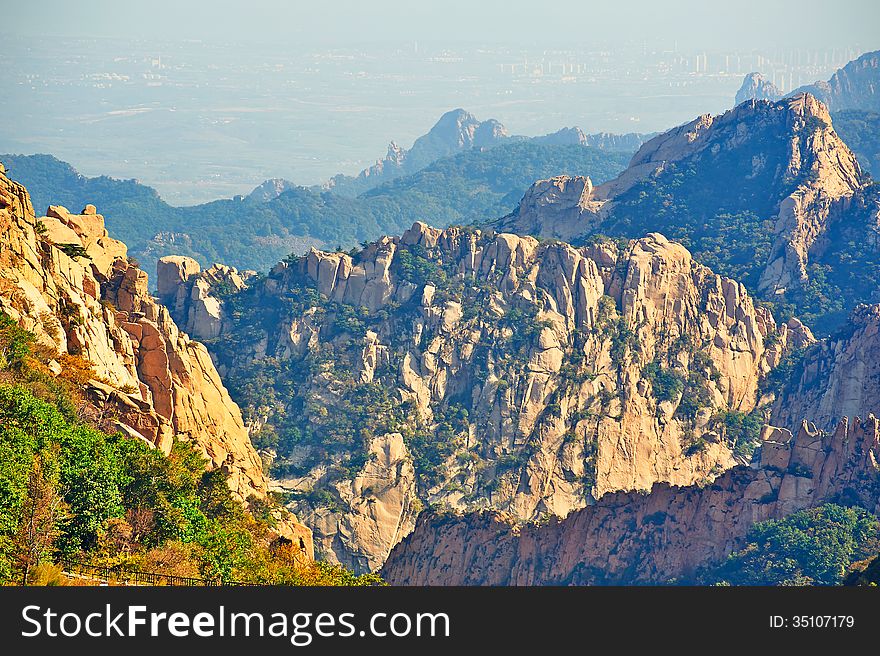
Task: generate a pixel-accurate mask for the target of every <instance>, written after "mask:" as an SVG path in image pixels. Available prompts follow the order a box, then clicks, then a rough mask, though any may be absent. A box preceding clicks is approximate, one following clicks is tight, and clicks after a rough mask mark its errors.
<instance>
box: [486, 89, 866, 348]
mask: <svg viewBox="0 0 880 656" xmlns="http://www.w3.org/2000/svg"><path fill="white" fill-rule="evenodd" d="M878 194H880V190H878V187H877V186H876V185H873V184H872V183H871V180H870V178H868V177H867V176H864V175H863V173H862V171H861V167H860V166H859V164H858V162H857V161H856V158H855V156H854V155H853V153H852V151H850V149H849V148H848V147H847V146H846V144H845V143H844V142H843V141H842V140H841V139H840V137H839V136H838V135H837V133H836V132H835V131H834V127H833V126H832V123H831V117H830V116H829V114H828V111H827V109H826V108H825V107H824V105H822V104H821V103H820V102H818V101H817V100H816V99H815V98H813V97H812V96H809V95H801V96H796V97H794V98H789V99H785V100H781V101H778V102H775V103H771V102H768V101H757V100H752V101H747V102H745V103H743V104H741V105H738V106H737V107H736V108H734V109H732V110H730V111H728V112H725V113H724V114H722V115H720V116H715V117H713V116H709V115H705V116H701V117H699V118H697V119H695V120H694V121H692V122H690V123H687V124H685V125H682V126H679V127H677V128H675V129H673V130H670V131H669V132H666V133H664V134H662V135H660V136H657V137H655V138H654V139H652V140H650V141H648V142H646V143H645V144H644V145H643V146H642V147H641V148H640V149H639V151H638V152H637V153H636V154H635V156H634V157H633V159H632V161H631V162H630V165H629V167H628V168H627V169H626V170H625V171H624V172H623V173H621V174H620V175H619V176H618V177H617V178H615V179H614V180H611V181H609V182H606V183H603V184H600V185H597V186H593V184H592V181H591V180H590V179H589V178H583V177H574V178H571V177H558V178H553V179H550V180H544V181H540V182H537V183H536V184H535V185H534V186H533V187H532V188H531V189H530V190H529V191H528V192H527V193H526V194H525V196H524V197H523V199H522V200H521V202H520V206H519V208H518V209H517V210H516V211H514V212H513V213H512V214H510V215H508V216H506V217H503V218H502V219H499V220H497V221H495V222H492V223H491V225H492V226H493V227H495V228H496V229H498V230H505V231H510V232H515V233H518V234H532V235H538V236H541V237H547V238H560V239H567V240H573V241H574V242H575V243H584V242H585V241H586V240H588V239H589V238H590V236H591V235H597V234H604V235H609V236H612V237H625V238H633V237H637V236H639V235H641V234H644V233H645V232H646V231H649V230H658V231H661V232H663V233H665V234H667V235H668V236H669V237H670V238H674V239H676V240H679V241H681V243H683V244H684V245H685V246H687V247H688V248H689V249H690V250H691V251H692V252H693V254H694V257H696V258H697V259H698V260H699V261H701V262H703V263H704V264H707V265H708V266H711V267H712V268H713V269H715V270H717V271H718V272H719V273H721V274H723V275H727V276H731V277H733V278H736V279H739V280H742V281H743V283H745V284H746V286H747V287H748V288H749V289H750V290H751V291H752V292H753V293H755V294H756V295H758V296H759V297H760V298H761V299H762V300H764V301H766V302H770V303H772V304H773V305H774V307H776V308H777V309H778V310H779V311H781V312H783V313H784V314H791V313H793V312H796V313H797V314H798V316H800V317H801V318H802V319H804V320H805V321H806V322H807V323H808V325H810V326H811V327H813V328H815V329H816V330H818V331H819V332H821V333H827V332H829V331H830V330H832V329H833V328H834V327H835V326H838V325H840V324H841V323H842V322H843V321H844V320H845V318H846V315H847V313H848V312H849V311H850V310H851V309H852V308H853V307H854V306H855V305H856V303H858V302H866V301H877V300H880V297H878V283H880V271H878V268H877V266H878V265H877V263H878V261H880V256H878V253H880V241H878V234H877V225H878V221H877V215H878V200H880V195H878ZM855 272H858V275H855Z"/></svg>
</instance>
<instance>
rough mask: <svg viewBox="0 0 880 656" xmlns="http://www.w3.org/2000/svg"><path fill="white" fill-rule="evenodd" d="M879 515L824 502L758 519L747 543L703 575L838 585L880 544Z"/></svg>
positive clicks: (773, 582) (764, 582) (731, 580)
mask: <svg viewBox="0 0 880 656" xmlns="http://www.w3.org/2000/svg"><path fill="white" fill-rule="evenodd" d="M878 531H880V524H878V522H877V518H876V517H874V516H873V515H871V514H870V513H868V512H867V511H865V510H862V509H861V508H845V507H842V506H839V505H835V504H831V503H829V504H825V505H823V506H820V507H818V508H812V509H809V510H802V511H800V512H796V513H794V514H793V515H789V516H788V517H786V518H784V519H780V520H771V521H766V522H760V523H758V524H755V525H754V526H753V527H752V528H751V530H749V533H748V536H747V537H746V542H747V544H746V546H745V547H744V548H742V549H740V550H739V551H737V552H735V553H733V554H731V555H730V556H729V557H728V558H727V560H726V561H725V562H724V563H722V564H721V565H720V566H718V567H717V568H716V569H715V570H714V571H711V572H709V573H707V574H706V575H705V576H704V577H703V578H704V580H705V582H707V583H713V582H714V583H720V582H724V583H728V584H732V585H838V584H840V583H841V582H842V580H843V578H844V576H846V574H847V572H848V571H849V569H850V567H851V566H852V565H853V563H855V562H856V561H860V560H862V559H864V558H866V557H868V556H870V555H871V554H876V553H877V549H878Z"/></svg>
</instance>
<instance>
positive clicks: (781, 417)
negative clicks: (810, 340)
mask: <svg viewBox="0 0 880 656" xmlns="http://www.w3.org/2000/svg"><path fill="white" fill-rule="evenodd" d="M791 365H792V366H791V371H792V373H791V376H790V379H789V380H787V381H785V385H784V387H783V388H782V392H781V393H780V394H779V396H778V397H777V399H776V402H775V404H774V406H773V415H772V420H771V421H772V422H773V423H774V424H776V425H779V426H791V425H792V424H794V423H796V422H797V421H798V420H799V419H800V418H802V417H810V418H811V420H812V421H814V422H815V423H816V425H817V426H819V427H820V428H822V429H824V430H831V429H832V428H833V427H834V425H835V424H836V423H837V422H838V421H839V419H840V417H849V418H850V419H854V418H855V417H866V416H868V414H878V415H880V305H862V306H859V307H857V308H856V310H855V311H854V312H853V313H852V316H851V317H850V320H849V322H848V323H847V327H846V329H845V330H843V331H841V332H840V333H838V334H836V335H833V336H831V337H829V338H827V339H824V340H822V341H821V342H817V343H815V344H813V345H812V346H810V347H809V348H807V349H805V350H804V351H803V352H801V353H799V354H798V355H797V357H796V358H792V362H791Z"/></svg>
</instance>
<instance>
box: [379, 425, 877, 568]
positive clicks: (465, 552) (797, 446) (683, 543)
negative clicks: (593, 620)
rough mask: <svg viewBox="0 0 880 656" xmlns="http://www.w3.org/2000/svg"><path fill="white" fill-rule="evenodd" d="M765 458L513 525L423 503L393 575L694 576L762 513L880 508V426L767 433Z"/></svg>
mask: <svg viewBox="0 0 880 656" xmlns="http://www.w3.org/2000/svg"><path fill="white" fill-rule="evenodd" d="M765 438H766V439H765V441H764V443H763V446H762V448H761V458H760V463H759V464H757V466H756V467H747V466H738V467H735V468H734V469H731V470H729V471H727V472H726V473H724V474H722V475H721V476H719V477H718V478H716V479H715V481H714V482H713V483H712V484H711V485H707V486H689V487H672V486H669V485H668V484H665V483H658V484H657V485H655V486H654V488H653V490H652V491H651V493H650V494H648V495H643V494H633V493H615V494H609V495H606V496H605V497H603V498H601V499H600V500H599V501H598V502H596V504H595V505H593V506H589V507H587V508H584V509H583V510H579V511H577V512H575V513H572V514H571V515H569V516H568V517H567V518H566V519H564V520H558V521H557V520H555V519H551V520H550V521H549V522H548V523H545V524H543V525H528V526H523V527H516V526H512V524H511V521H510V520H509V518H508V517H505V516H504V515H500V514H498V513H482V514H477V513H474V514H468V515H465V516H455V515H452V514H442V513H441V514H437V513H424V514H423V515H422V516H421V517H420V518H419V521H418V523H417V526H416V529H415V531H414V532H413V533H412V534H411V535H410V536H409V537H408V538H407V539H406V540H404V541H403V543H401V544H400V545H398V546H397V547H396V548H395V549H394V550H393V551H392V553H391V555H390V556H389V558H388V560H387V562H386V564H385V566H384V568H383V569H382V576H383V577H384V578H385V579H386V580H387V581H388V582H389V583H391V584H392V585H589V584H646V583H647V584H662V583H668V582H680V583H681V582H683V583H687V582H692V581H694V580H695V576H696V575H697V574H698V573H699V571H700V570H701V569H702V568H705V567H707V566H711V565H713V564H716V563H718V562H720V561H721V560H723V559H724V558H725V557H726V555H727V554H729V553H731V552H732V551H734V550H736V549H739V548H741V547H742V546H743V544H744V542H745V537H746V533H747V532H748V530H749V528H750V527H751V526H752V525H753V524H754V523H755V522H758V521H764V520H767V519H778V518H781V517H784V516H786V515H789V514H791V513H793V512H796V511H798V510H802V509H804V508H809V507H814V506H817V505H821V504H822V503H825V502H845V503H849V504H857V505H860V506H862V507H864V508H866V509H869V510H870V511H872V512H873V513H875V514H880V503H878V499H880V469H878V460H880V427H878V420H877V419H876V418H875V417H874V416H873V415H871V416H869V417H868V418H867V419H866V420H865V421H860V420H858V419H856V420H854V421H852V422H849V421H847V420H843V421H841V422H840V424H839V425H838V426H837V428H836V429H835V430H834V431H833V432H832V433H824V432H822V431H819V430H818V429H817V428H816V427H815V426H814V425H812V424H809V423H807V422H804V423H803V424H802V425H801V427H800V430H799V431H797V434H796V435H794V436H792V434H791V432H789V431H783V430H778V429H768V430H767V431H765Z"/></svg>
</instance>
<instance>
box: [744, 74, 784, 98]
mask: <svg viewBox="0 0 880 656" xmlns="http://www.w3.org/2000/svg"><path fill="white" fill-rule="evenodd" d="M782 96H783V94H782V91H780V90H779V88H778V87H777V86H776V85H775V84H773V83H772V82H771V81H770V80H768V79H767V78H765V77H764V76H763V75H761V74H760V73H749V74H748V75H746V76H745V78H744V79H743V83H742V86H741V87H740V88H739V91H737V92H736V104H737V105H739V104H741V103H744V102H745V101H747V100H770V101H776V100H779V99H780V98H782Z"/></svg>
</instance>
